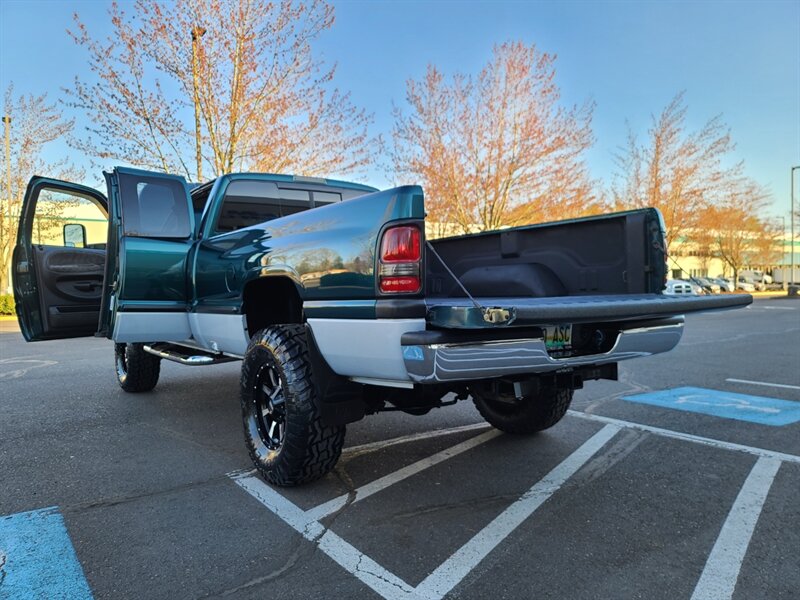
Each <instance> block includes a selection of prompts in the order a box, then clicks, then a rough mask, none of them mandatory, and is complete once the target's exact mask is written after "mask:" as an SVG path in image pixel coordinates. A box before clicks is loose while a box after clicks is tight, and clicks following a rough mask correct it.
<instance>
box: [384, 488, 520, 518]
mask: <svg viewBox="0 0 800 600" xmlns="http://www.w3.org/2000/svg"><path fill="white" fill-rule="evenodd" d="M518 499H519V494H495V495H492V496H482V497H480V498H472V499H470V500H464V501H463V502H448V503H446V504H435V505H433V506H426V507H424V508H419V509H417V510H412V511H408V512H400V513H395V514H393V515H392V516H391V519H393V520H404V519H412V518H414V517H419V516H422V515H430V514H435V513H437V512H441V511H444V510H450V509H458V508H485V507H489V506H493V505H495V504H505V503H507V502H509V501H511V502H513V501H515V500H518Z"/></svg>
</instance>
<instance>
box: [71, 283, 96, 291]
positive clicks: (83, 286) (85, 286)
mask: <svg viewBox="0 0 800 600" xmlns="http://www.w3.org/2000/svg"><path fill="white" fill-rule="evenodd" d="M99 287H100V284H99V283H76V284H75V289H76V290H80V291H81V292H93V291H95V290H96V289H97V288H99Z"/></svg>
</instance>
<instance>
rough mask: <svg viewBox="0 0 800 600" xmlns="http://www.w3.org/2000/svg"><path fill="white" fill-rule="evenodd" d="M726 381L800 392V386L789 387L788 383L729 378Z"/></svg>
mask: <svg viewBox="0 0 800 600" xmlns="http://www.w3.org/2000/svg"><path fill="white" fill-rule="evenodd" d="M725 381H730V382H731V383H747V384H750V385H763V386H764V387H774V388H782V389H785V390H800V385H789V384H788V383H767V382H766V381H750V380H749V379H733V378H732V377H729V378H728V379H726V380H725Z"/></svg>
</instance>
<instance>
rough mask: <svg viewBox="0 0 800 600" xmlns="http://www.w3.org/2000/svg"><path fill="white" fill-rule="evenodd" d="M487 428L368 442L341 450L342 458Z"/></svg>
mask: <svg viewBox="0 0 800 600" xmlns="http://www.w3.org/2000/svg"><path fill="white" fill-rule="evenodd" d="M489 427H490V425H489V424H488V423H472V424H471V425H461V426H459V427H451V428H450V429H435V430H433V431H423V432H421V433H411V434H409V435H401V436H400V437H396V438H391V439H388V440H378V441H377V442H370V443H368V444H360V445H358V446H350V447H349V448H345V449H344V450H342V458H353V457H355V456H360V455H362V454H366V453H368V452H374V451H375V450H380V449H382V448H388V447H389V446H396V445H398V444H405V443H407V442H416V441H417V440H427V439H430V438H435V437H440V436H443V435H450V434H453V433H462V432H465V431H475V430H477V429H488V428H489Z"/></svg>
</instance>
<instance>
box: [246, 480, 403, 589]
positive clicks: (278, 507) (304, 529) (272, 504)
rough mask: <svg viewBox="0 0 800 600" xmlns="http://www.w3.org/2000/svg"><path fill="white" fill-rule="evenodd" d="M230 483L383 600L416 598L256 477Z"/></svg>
mask: <svg viewBox="0 0 800 600" xmlns="http://www.w3.org/2000/svg"><path fill="white" fill-rule="evenodd" d="M234 481H235V482H236V483H237V484H238V485H239V486H241V487H242V488H243V489H244V490H246V491H247V492H248V493H249V494H250V495H251V496H253V497H254V498H255V499H256V500H258V501H259V502H261V503H262V504H263V505H264V506H266V507H267V508H269V509H270V510H271V511H272V512H274V513H275V514H276V515H278V516H279V517H280V518H281V519H283V520H284V521H285V522H286V523H287V524H288V525H290V526H291V527H292V528H293V529H295V530H296V531H298V532H299V533H301V534H302V535H303V537H304V538H306V539H307V540H310V541H312V542H315V543H316V544H318V545H319V548H320V550H322V551H323V552H325V554H327V555H328V556H329V557H331V558H332V559H333V560H334V561H336V563H338V564H339V566H341V567H342V568H343V569H345V570H346V571H347V572H349V573H351V574H353V575H354V576H355V577H357V578H358V579H360V580H361V581H362V582H364V583H365V584H366V585H368V586H369V587H370V588H372V589H373V590H374V591H375V592H377V593H378V594H380V595H381V596H383V597H384V598H386V600H399V599H401V598H402V599H408V598H416V595H415V593H414V588H413V587H411V586H410V585H408V584H407V583H406V582H405V581H403V580H402V579H400V578H399V577H397V576H396V575H394V574H393V573H391V572H390V571H387V570H386V569H384V568H383V567H382V566H380V565H379V564H378V563H376V562H375V561H374V560H372V559H371V558H369V557H368V556H367V555H365V554H363V553H362V552H360V551H359V550H358V549H356V548H355V547H354V546H353V545H352V544H349V543H348V542H346V541H344V540H343V539H342V538H340V537H339V536H338V535H336V534H335V533H333V532H332V531H330V530H329V529H328V530H326V529H325V528H324V527H323V526H322V525H320V524H319V523H317V522H316V521H314V520H309V518H308V514H307V513H305V512H303V511H302V510H301V509H300V508H298V507H297V506H295V505H294V504H293V503H292V502H290V501H289V500H287V499H286V498H284V497H283V496H281V495H280V494H279V493H278V492H276V491H275V490H274V489H272V488H271V487H270V486H268V485H267V484H266V483H264V482H263V481H262V480H261V479H259V478H258V477H253V476H250V477H240V478H237V479H234Z"/></svg>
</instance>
